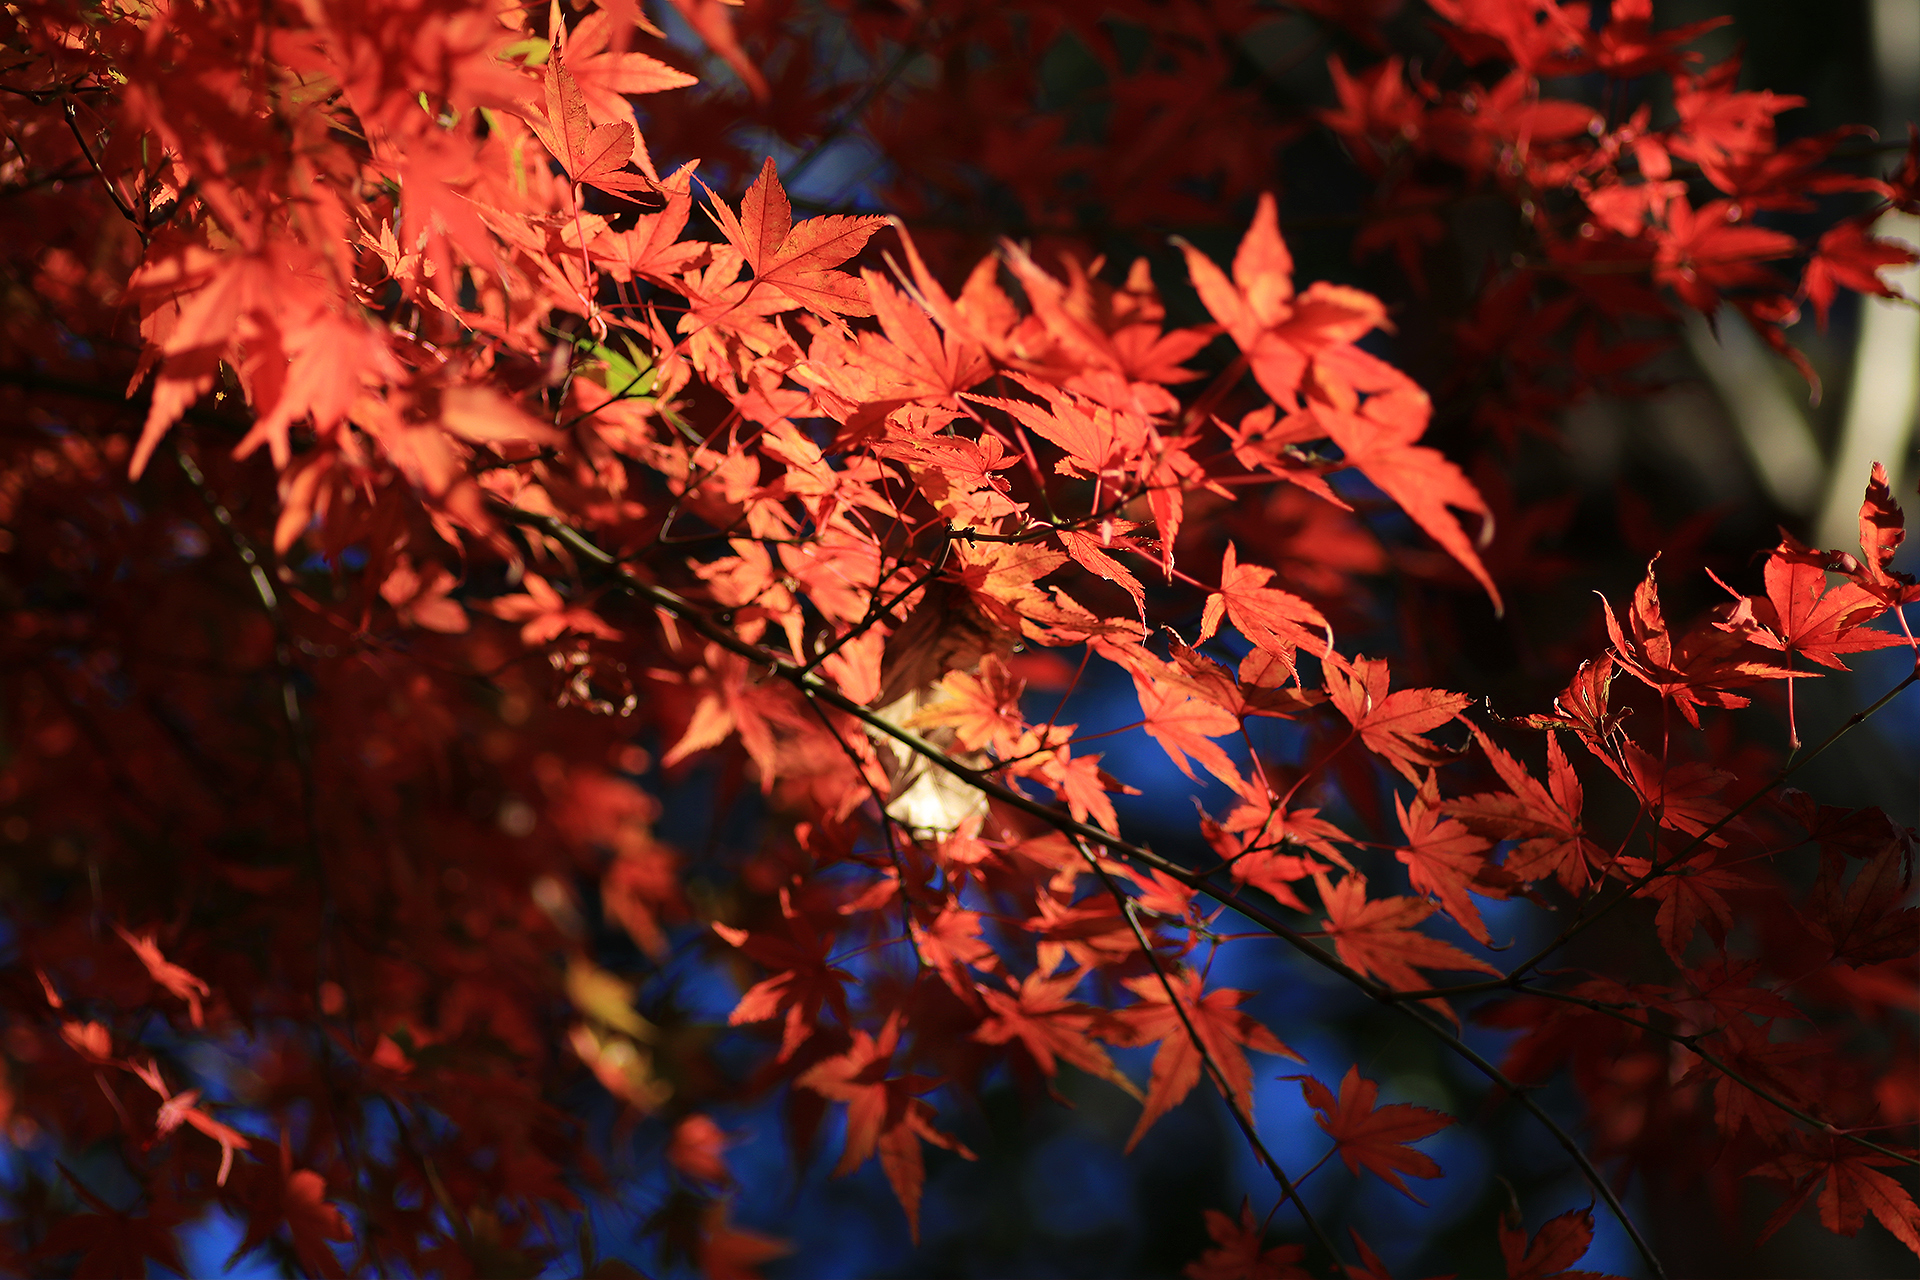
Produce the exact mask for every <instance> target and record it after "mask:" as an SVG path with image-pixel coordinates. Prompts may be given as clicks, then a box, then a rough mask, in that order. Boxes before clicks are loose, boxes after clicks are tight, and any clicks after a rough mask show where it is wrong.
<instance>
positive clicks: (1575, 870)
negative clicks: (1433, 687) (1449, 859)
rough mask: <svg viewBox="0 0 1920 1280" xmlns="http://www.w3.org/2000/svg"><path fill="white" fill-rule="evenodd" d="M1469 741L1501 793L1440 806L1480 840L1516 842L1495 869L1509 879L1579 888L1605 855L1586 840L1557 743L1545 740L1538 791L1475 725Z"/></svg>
mask: <svg viewBox="0 0 1920 1280" xmlns="http://www.w3.org/2000/svg"><path fill="white" fill-rule="evenodd" d="M1474 737H1475V738H1477V739H1478V740H1479V742H1480V747H1481V749H1482V750H1483V751H1485V752H1486V754H1487V759H1488V760H1489V761H1491V762H1492V764H1493V767H1494V769H1495V770H1496V771H1497V772H1498V773H1499V775H1500V780H1501V781H1502V782H1504V783H1506V784H1507V790H1506V791H1483V792H1480V793H1478V794H1475V795H1470V796H1458V797H1456V798H1454V799H1452V800H1448V801H1446V802H1445V803H1444V804H1443V805H1442V806H1441V807H1442V808H1443V809H1444V810H1445V811H1446V812H1448V813H1450V814H1453V815H1454V816H1455V817H1457V818H1459V819H1460V820H1461V821H1462V822H1464V823H1466V825H1467V827H1468V829H1470V830H1473V831H1477V832H1479V833H1480V834H1481V835H1483V836H1488V837H1491V838H1493V839H1495V840H1515V841H1518V842H1519V843H1518V844H1517V845H1516V846H1515V847H1514V849H1513V851H1512V852H1511V853H1509V854H1508V855H1507V859H1506V861H1505V862H1504V863H1502V864H1501V867H1502V869H1503V870H1505V871H1506V872H1507V873H1508V874H1510V875H1512V876H1514V877H1515V878H1517V879H1519V880H1522V881H1528V882H1531V881H1534V880H1538V879H1542V878H1544V877H1546V876H1549V875H1551V876H1554V877H1555V878H1557V879H1558V880H1559V881H1560V883H1561V884H1562V885H1563V886H1564V887H1565V888H1566V890H1567V892H1569V893H1578V892H1580V891H1581V890H1583V889H1585V888H1586V887H1587V882H1588V879H1589V878H1590V875H1591V873H1592V871H1593V870H1595V869H1597V868H1599V867H1601V866H1604V865H1605V864H1606V862H1607V853H1606V851H1605V850H1603V849H1601V848H1600V847H1599V846H1598V845H1596V844H1594V843H1593V841H1592V840H1590V839H1588V838H1587V835H1586V828H1585V826H1584V825H1583V824H1582V822H1581V819H1580V813H1581V810H1582V808H1583V807H1584V804H1585V799H1584V794H1583V792H1582V789H1581V786H1580V778H1579V775H1577V774H1576V773H1574V771H1573V766H1572V765H1571V764H1569V763H1568V761H1567V755H1566V752H1564V751H1562V750H1561V749H1560V739H1559V738H1558V737H1557V736H1556V735H1554V734H1552V733H1549V734H1548V735H1547V785H1546V786H1544V787H1543V786H1541V785H1540V783H1539V782H1538V781H1537V780H1536V779H1535V778H1534V777H1533V775H1532V774H1530V773H1528V772H1527V770H1526V768H1525V766H1523V765H1522V764H1521V763H1520V762H1519V761H1518V760H1515V759H1514V758H1513V757H1512V756H1510V755H1508V754H1507V753H1506V752H1505V751H1504V750H1502V749H1501V748H1500V746H1499V745H1498V744H1497V743H1495V742H1494V741H1493V740H1492V739H1491V738H1489V737H1487V736H1486V734H1484V733H1482V732H1481V731H1480V728H1479V726H1477V725H1476V726H1474Z"/></svg>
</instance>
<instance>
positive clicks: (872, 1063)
mask: <svg viewBox="0 0 1920 1280" xmlns="http://www.w3.org/2000/svg"><path fill="white" fill-rule="evenodd" d="M899 1045H900V1015H899V1013H898V1012H895V1013H893V1014H892V1015H890V1016H889V1017H888V1018H887V1022H886V1025H885V1026H884V1027H882V1028H881V1030H880V1034H879V1036H878V1037H877V1038H876V1037H874V1036H871V1035H868V1034H867V1033H866V1032H865V1031H862V1030H860V1029H858V1028H855V1030H854V1033H853V1047H852V1048H850V1049H848V1050H847V1051H846V1052H845V1053H842V1054H839V1055H837V1056H835V1057H831V1058H828V1059H826V1060H825V1061H823V1062H818V1063H815V1064H814V1065H813V1066H811V1067H809V1068H807V1070H806V1071H804V1072H802V1073H801V1074H800V1075H799V1077H798V1078H797V1079H796V1080H795V1081H794V1083H796V1084H798V1085H800V1086H802V1087H803V1088H807V1089H811V1090H813V1091H814V1092H815V1093H817V1094H819V1095H821V1096H822V1097H824V1098H830V1099H832V1100H833V1101H835V1102H844V1103H846V1104H847V1145H846V1149H845V1150H844V1151H842V1152H841V1155H840V1163H839V1165H838V1166H837V1167H835V1169H834V1176H835V1177H841V1176H844V1175H846V1174H849V1173H852V1172H853V1171H854V1170H855V1169H857V1168H859V1167H860V1166H861V1165H862V1164H865V1163H866V1161H867V1157H868V1156H871V1155H873V1154H874V1152H876V1151H878V1152H879V1154H880V1167H881V1168H882V1169H884V1170H886V1174H887V1181H888V1182H890V1183H892V1184H893V1192H894V1194H895V1195H896V1196H898V1197H899V1199H900V1207H901V1208H903V1209H905V1210H906V1213H907V1226H908V1229H909V1230H910V1231H911V1233H912V1235H913V1238H914V1241H915V1243H918V1242H919V1239H920V1190H921V1187H922V1186H923V1185H924V1184H925V1182H926V1166H925V1164H924V1163H923V1161H922V1157H921V1154H920V1144H921V1143H922V1142H930V1143H932V1144H933V1145H934V1146H936V1147H945V1148H947V1149H948V1150H950V1151H956V1152H958V1153H959V1154H960V1155H961V1156H963V1157H965V1158H966V1159H968V1160H971V1159H973V1158H974V1156H973V1153H972V1152H971V1151H969V1150H967V1148H966V1147H965V1146H963V1145H962V1144H961V1143H960V1141H959V1140H958V1139H956V1138H953V1137H951V1136H949V1135H947V1134H944V1133H941V1132H940V1131H939V1130H938V1129H936V1128H934V1127H933V1115H934V1111H933V1107H932V1106H931V1105H929V1104H928V1103H926V1102H924V1101H922V1100H921V1099H920V1098H919V1097H918V1096H917V1095H919V1094H923V1093H925V1092H927V1091H928V1090H929V1089H932V1088H933V1087H934V1086H935V1085H936V1084H938V1083H939V1081H937V1080H934V1079H931V1078H930V1077H927V1076H919V1075H911V1074H909V1075H902V1076H896V1075H892V1074H890V1071H891V1068H892V1065H893V1054H894V1050H896V1049H897V1048H899Z"/></svg>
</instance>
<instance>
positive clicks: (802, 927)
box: [713, 889, 853, 1060]
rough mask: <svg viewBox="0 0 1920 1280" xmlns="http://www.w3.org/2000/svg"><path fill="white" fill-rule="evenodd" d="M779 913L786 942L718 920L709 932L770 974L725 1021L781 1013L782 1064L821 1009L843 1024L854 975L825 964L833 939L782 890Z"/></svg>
mask: <svg viewBox="0 0 1920 1280" xmlns="http://www.w3.org/2000/svg"><path fill="white" fill-rule="evenodd" d="M780 912H781V914H782V915H783V916H784V917H785V918H786V923H787V928H786V934H787V936H786V937H784V938H783V937H781V936H779V935H778V934H774V933H748V932H747V931H746V930H745V929H735V928H731V927H729V926H727V925H724V924H720V923H718V922H717V921H716V922H715V923H714V926H713V931H714V932H715V933H717V934H719V935H720V936H721V937H722V938H725V939H726V940H727V941H728V942H730V943H732V944H733V945H734V946H736V947H739V948H740V949H741V950H742V951H744V952H746V953H747V955H748V956H749V957H751V958H752V959H754V960H756V961H758V962H759V963H760V964H762V965H764V966H766V967H767V968H768V969H771V970H773V976H772V977H769V978H765V979H762V980H761V981H759V982H757V983H755V984H754V985H753V986H752V987H749V988H748V989H747V991H746V993H745V994H744V995H742V996H741V997H740V1002H739V1003H738V1004H736V1005H734V1007H733V1013H732V1014H731V1015H729V1016H728V1019H727V1022H728V1025H730V1026H735V1027H737V1026H740V1025H741V1024H743V1023H748V1022H765V1021H766V1020H767V1019H769V1018H773V1017H777V1016H779V1015H780V1014H781V1013H783V1012H784V1013H785V1014H786V1016H787V1021H786V1030H785V1031H784V1033H783V1034H782V1036H781V1039H780V1057H781V1058H782V1059H783V1060H784V1059H786V1058H789V1057H791V1056H792V1055H793V1051H794V1050H795V1049H798V1048H799V1047H800V1045H801V1043H802V1042H803V1041H804V1040H806V1038H807V1037H808V1036H810V1035H812V1034H813V1031H814V1026H815V1024H816V1023H817V1022H818V1020H819V1017H820V1007H821V1006H822V1005H825V1006H826V1007H828V1008H830V1009H832V1010H833V1011H834V1013H835V1014H837V1015H838V1016H839V1017H840V1020H841V1021H842V1022H845V1021H846V1019H847V1002H846V992H845V991H844V990H843V989H842V988H843V987H844V986H845V985H846V984H847V983H849V982H852V981H853V975H852V974H850V973H848V972H847V971H846V970H844V969H839V968H836V967H834V966H833V965H831V964H828V963H827V953H828V951H829V949H830V948H831V946H832V944H833V939H832V937H831V936H830V935H824V934H822V933H820V931H818V930H817V929H815V928H814V926H813V921H812V920H810V919H809V918H808V917H807V915H806V914H805V913H804V912H801V911H796V910H795V909H794V906H793V902H792V898H791V896H790V895H789V894H788V892H787V891H786V890H785V889H781V890H780Z"/></svg>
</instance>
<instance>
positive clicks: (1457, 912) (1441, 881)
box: [1393, 772, 1514, 944]
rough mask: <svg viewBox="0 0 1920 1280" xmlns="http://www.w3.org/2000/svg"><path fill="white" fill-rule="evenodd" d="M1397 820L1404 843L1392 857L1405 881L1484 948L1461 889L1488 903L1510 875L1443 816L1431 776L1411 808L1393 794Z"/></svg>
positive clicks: (1485, 844) (1484, 938) (1476, 916)
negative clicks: (1403, 867)
mask: <svg viewBox="0 0 1920 1280" xmlns="http://www.w3.org/2000/svg"><path fill="white" fill-rule="evenodd" d="M1393 804H1394V808H1395V810H1396V811H1397V812H1398V813H1399V815H1400V829H1401V830H1403V831H1405V832H1406V833H1407V843H1406V844H1405V845H1404V846H1402V847H1401V848H1399V849H1397V850H1395V851H1394V857H1396V858H1397V859H1399V860H1400V861H1401V862H1402V863H1404V864H1406V868H1407V880H1408V882H1409V883H1410V884H1411V885H1412V886H1413V891H1414V892H1415V893H1430V894H1433V895H1435V896H1437V897H1438V898H1439V899H1440V905H1441V907H1442V908H1444V909H1445V911H1446V913H1447V914H1448V915H1450V916H1452V917H1453V918H1454V920H1455V921H1457V922H1458V923H1459V925H1460V927H1461V928H1463V929H1465V930H1466V931H1467V932H1468V933H1469V934H1471V935H1472V936H1473V938H1474V941H1476V942H1480V943H1483V944H1484V943H1488V942H1491V941H1492V940H1493V938H1492V935H1490V934H1489V933H1488V932H1487V926H1486V922H1485V921H1483V920H1481V918H1480V910H1479V908H1478V907H1475V906H1474V905H1473V899H1471V898H1469V897H1468V896H1467V890H1469V889H1472V890H1473V891H1474V892H1476V893H1479V894H1482V895H1484V896H1486V897H1490V898H1504V897H1506V896H1507V887H1508V886H1509V885H1511V884H1513V883H1514V878H1513V876H1512V875H1511V874H1510V873H1508V872H1507V871H1506V870H1504V869H1503V868H1501V867H1500V866H1499V865H1497V864H1496V863H1494V862H1493V861H1492V860H1491V859H1489V858H1488V857H1487V851H1488V850H1489V849H1491V848H1492V847H1493V842H1492V841H1491V840H1488V839H1486V838H1485V837H1484V836H1480V835H1477V834H1475V833H1474V832H1473V831H1471V830H1470V829H1469V828H1468V827H1467V825H1466V824H1464V823H1461V822H1458V821H1455V820H1454V819H1453V818H1450V817H1445V816H1443V812H1451V810H1443V806H1442V805H1441V802H1440V787H1439V783H1438V782H1437V781H1436V780H1435V778H1434V775H1433V774H1432V772H1429V773H1428V774H1427V776H1426V779H1425V780H1424V781H1423V782H1421V784H1420V790H1419V791H1418V792H1417V793H1416V794H1415V795H1414V798H1413V802H1412V803H1411V804H1409V803H1407V802H1406V801H1404V800H1402V799H1401V798H1400V797H1399V796H1398V795H1395V796H1394V798H1393Z"/></svg>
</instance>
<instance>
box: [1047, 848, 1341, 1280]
mask: <svg viewBox="0 0 1920 1280" xmlns="http://www.w3.org/2000/svg"><path fill="white" fill-rule="evenodd" d="M1074 848H1076V849H1078V850H1079V851H1080V856H1081V857H1082V858H1084V859H1086V862H1087V865H1088V866H1090V867H1092V868H1093V871H1094V874H1095V875H1097V876H1099V877H1100V883H1101V884H1103V885H1105V886H1106V887H1107V892H1108V893H1110V894H1112V895H1113V901H1114V905H1115V906H1117V907H1119V908H1120V914H1121V915H1123V916H1125V917H1126V918H1127V928H1129V929H1131V930H1132V931H1133V940H1134V941H1135V942H1136V943H1138V944H1139V946H1140V954H1141V955H1143V956H1145V957H1146V960H1147V963H1148V964H1150V965H1152V966H1153V972H1154V975H1155V976H1156V977H1158V978H1159V979H1160V987H1161V989H1162V990H1164V991H1165V992H1166V993H1167V1002H1168V1003H1169V1004H1171V1005H1172V1006H1173V1010H1174V1012H1175V1013H1177V1014H1179V1015H1180V1025H1181V1026H1183V1027H1185V1028H1186V1031H1187V1039H1188V1040H1189V1041H1190V1042H1191V1043H1192V1045H1193V1047H1194V1050H1195V1052H1197V1053H1199V1055H1200V1061H1201V1062H1202V1063H1204V1064H1205V1065H1206V1068H1207V1073H1208V1074H1209V1075H1210V1076H1212V1077H1213V1082H1214V1085H1215V1087H1217V1088H1218V1089H1219V1090H1220V1096H1221V1097H1223V1098H1225V1099H1226V1100H1227V1110H1229V1111H1231V1112H1232V1113H1233V1121H1234V1123H1235V1124H1237V1125H1239V1126H1240V1132H1241V1133H1242V1134H1243V1135H1244V1136H1245V1137H1246V1140H1247V1143H1248V1145H1249V1146H1251V1147H1252V1148H1253V1150H1254V1154H1255V1155H1257V1156H1259V1157H1260V1163H1262V1164H1264V1165H1265V1166H1266V1167H1267V1172H1268V1173H1271V1174H1272V1175H1273V1180H1274V1181H1275V1182H1277V1183H1279V1184H1280V1199H1281V1202H1282V1203H1285V1202H1286V1201H1288V1200H1291V1201H1293V1204H1294V1207H1295V1208H1297V1209H1298V1210H1299V1211H1300V1220H1301V1221H1302V1222H1304V1223H1306V1224H1307V1230H1308V1231H1310V1232H1311V1233H1312V1234H1313V1238H1314V1239H1315V1240H1316V1241H1318V1242H1319V1245H1320V1247H1321V1248H1322V1249H1324V1250H1325V1251H1326V1254H1327V1257H1328V1258H1330V1259H1332V1261H1333V1264H1334V1266H1335V1267H1336V1268H1338V1267H1341V1266H1342V1263H1341V1262H1340V1255H1339V1253H1337V1252H1336V1251H1335V1250H1334V1247H1333V1241H1332V1240H1331V1239H1330V1238H1328V1236H1327V1233H1326V1232H1325V1231H1324V1230H1322V1229H1321V1226H1320V1223H1319V1221H1318V1220H1316V1219H1315V1218H1314V1216H1313V1211H1312V1210H1310V1209H1308V1208H1307V1202H1306V1201H1305V1200H1304V1199H1302V1198H1301V1195H1300V1189H1299V1184H1297V1183H1295V1182H1294V1181H1293V1180H1292V1179H1290V1178H1289V1177H1287V1173H1286V1170H1284V1169H1282V1168H1281V1167H1280V1162H1279V1161H1278V1160H1276V1159H1275V1158H1274V1155H1273V1153H1272V1152H1271V1151H1269V1150H1267V1144H1266V1143H1265V1142H1263V1141H1261V1138H1260V1133H1259V1131H1258V1130H1257V1129H1255V1128H1254V1126H1253V1117H1252V1116H1250V1115H1248V1114H1247V1113H1246V1112H1244V1111H1242V1110H1241V1109H1240V1100H1239V1099H1238V1098H1237V1097H1235V1096H1234V1092H1233V1085H1232V1084H1231V1082H1229V1081H1228V1079H1227V1073H1226V1072H1225V1071H1223V1070H1221V1069H1220V1064H1219V1063H1218V1062H1216V1061H1215V1060H1214V1057H1213V1051H1212V1050H1211V1049H1209V1048H1208V1047H1207V1042H1206V1041H1205V1040H1204V1039H1202V1038H1201V1036H1200V1029H1199V1028H1198V1027H1196V1026H1195V1025H1194V1023H1193V1017H1192V1015H1191V1014H1189V1013H1188V1012H1187V1006H1186V1005H1184V1004H1182V1003H1181V1002H1180V994H1179V993H1178V992H1177V991H1175V990H1174V989H1173V979H1172V978H1170V977H1169V976H1168V975H1167V968H1166V966H1165V965H1164V964H1162V963H1161V961H1160V957H1159V955H1158V954H1156V953H1155V951H1154V949H1153V944H1152V943H1151V942H1149V941H1148V940H1147V935H1146V931H1145V930H1143V929H1142V928H1141V927H1140V919H1139V917H1138V916H1137V915H1135V914H1134V911H1135V904H1134V901H1133V899H1132V898H1129V897H1128V896H1127V895H1126V894H1125V893H1124V892H1122V891H1121V888H1120V886H1119V885H1118V884H1117V883H1116V882H1115V881H1114V878H1113V876H1112V874H1111V873H1110V872H1109V871H1108V870H1107V869H1106V868H1105V867H1103V866H1101V865H1100V860H1099V859H1098V858H1096V857H1094V856H1093V853H1092V852H1091V851H1090V850H1089V849H1088V848H1087V846H1086V843H1085V842H1084V841H1080V840H1076V841H1074ZM1316 1167H1317V1166H1316ZM1275 1207H1276V1208H1277V1207H1278V1206H1275Z"/></svg>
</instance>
